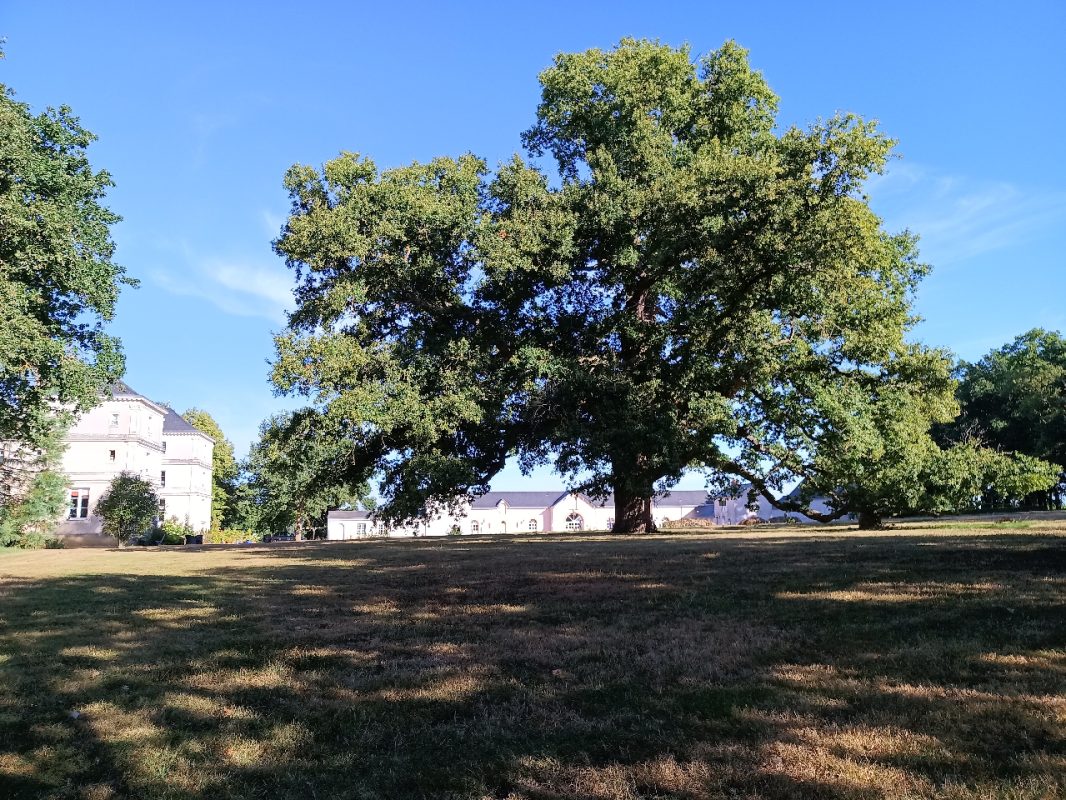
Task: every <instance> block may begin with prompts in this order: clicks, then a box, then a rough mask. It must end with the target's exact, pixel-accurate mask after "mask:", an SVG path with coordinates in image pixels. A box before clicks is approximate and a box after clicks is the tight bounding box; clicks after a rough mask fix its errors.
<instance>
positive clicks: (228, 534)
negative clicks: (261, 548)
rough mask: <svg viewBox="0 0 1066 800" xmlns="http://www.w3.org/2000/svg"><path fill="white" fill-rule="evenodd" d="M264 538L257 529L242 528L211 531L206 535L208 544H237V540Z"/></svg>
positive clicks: (205, 539) (256, 540) (205, 538)
mask: <svg viewBox="0 0 1066 800" xmlns="http://www.w3.org/2000/svg"><path fill="white" fill-rule="evenodd" d="M261 539H262V536H260V535H259V534H258V533H256V532H255V531H248V530H242V529H240V528H226V529H224V530H220V531H209V532H208V533H207V534H205V535H204V542H206V543H207V544H235V543H237V542H246V541H253V542H258V541H260V540H261Z"/></svg>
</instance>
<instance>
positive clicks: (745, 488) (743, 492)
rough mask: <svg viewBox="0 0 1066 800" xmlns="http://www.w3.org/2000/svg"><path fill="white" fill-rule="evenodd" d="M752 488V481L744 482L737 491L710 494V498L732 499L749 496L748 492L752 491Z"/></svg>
mask: <svg viewBox="0 0 1066 800" xmlns="http://www.w3.org/2000/svg"><path fill="white" fill-rule="evenodd" d="M751 489H752V486H751V484H750V483H742V484H740V487H739V488H738V489H737V490H736V491H735V492H717V493H715V494H713V495H708V497H710V499H712V500H716V499H718V498H720V497H725V498H727V499H732V498H734V497H747V496H748V492H750V491H751Z"/></svg>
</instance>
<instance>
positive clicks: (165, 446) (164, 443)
mask: <svg viewBox="0 0 1066 800" xmlns="http://www.w3.org/2000/svg"><path fill="white" fill-rule="evenodd" d="M166 451H167V440H166V439H164V440H163V452H164V453H165V452H166Z"/></svg>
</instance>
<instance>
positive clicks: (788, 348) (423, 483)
mask: <svg viewBox="0 0 1066 800" xmlns="http://www.w3.org/2000/svg"><path fill="white" fill-rule="evenodd" d="M540 80H541V85H542V96H541V102H540V105H539V107H538V109H537V119H536V123H535V124H534V125H533V127H532V128H531V129H530V130H528V131H527V132H526V133H525V134H524V136H523V141H524V144H525V146H526V150H527V152H528V156H529V157H528V158H522V157H520V156H515V157H514V158H513V159H512V160H511V161H510V162H508V163H505V164H503V165H501V166H500V167H499V168H498V169H497V170H496V172H495V173H494V174H489V173H488V171H487V166H486V164H485V163H484V162H483V161H482V160H480V159H478V158H476V157H474V156H472V155H465V156H462V157H460V158H457V159H452V158H439V159H435V160H433V161H432V162H430V163H428V164H419V163H415V164H411V165H409V166H405V167H400V168H396V169H388V170H383V171H382V170H379V169H378V168H377V167H376V166H375V164H374V163H373V162H372V161H371V160H370V159H368V158H364V157H360V156H358V155H356V154H353V153H343V154H342V155H341V156H340V157H339V158H337V159H335V160H333V161H330V162H329V163H327V164H326V165H325V167H324V169H323V170H322V172H321V173H319V172H318V171H317V170H315V169H313V168H310V167H306V166H300V165H297V166H294V167H293V168H292V169H291V170H290V171H289V172H288V174H287V176H286V186H287V187H288V189H289V191H290V193H291V197H292V212H291V215H290V217H289V219H288V221H287V223H286V225H285V227H284V229H283V231H282V235H281V236H280V238H279V239H278V240H277V242H276V243H275V248H276V250H277V252H278V253H279V254H280V255H283V256H284V257H285V258H286V260H287V263H288V264H289V265H290V266H291V267H292V268H293V269H294V270H295V271H296V274H297V278H298V288H297V293H296V296H297V302H298V306H297V309H296V311H295V312H294V313H293V314H292V315H291V318H290V326H289V330H288V331H287V332H285V334H283V335H282V336H279V337H278V339H277V351H278V357H277V360H276V362H275V364H274V371H273V380H274V382H275V385H276V386H277V387H278V388H279V389H280V390H281V391H283V392H293V393H299V394H303V395H305V396H306V397H308V398H309V399H310V400H311V401H312V402H313V403H314V404H315V406H316V407H317V409H318V411H319V413H320V414H321V421H320V429H321V430H323V431H328V435H329V436H331V437H332V438H333V440H334V441H336V442H341V443H345V446H346V452H347V456H346V457H345V458H344V459H339V460H335V461H333V462H332V463H331V467H330V469H331V470H333V471H334V476H333V477H334V479H337V480H341V479H344V480H348V481H360V480H366V479H369V478H371V477H372V476H377V477H379V478H380V479H381V489H382V494H383V498H384V500H385V506H384V508H383V509H382V513H383V514H385V515H387V516H409V515H416V514H418V513H419V512H420V509H421V508H422V506H423V503H424V502H425V501H426V500H427V499H436V500H445V499H447V498H449V497H452V496H454V495H455V494H456V492H472V493H477V492H480V491H484V490H485V489H486V488H487V485H488V482H489V480H490V479H491V478H492V476H493V475H494V474H495V473H496V472H497V471H498V470H499V469H500V468H501V467H502V466H503V464H504V461H505V459H506V458H507V457H508V456H510V455H514V454H517V455H518V457H519V458H520V459H521V463H522V464H523V465H524V466H526V467H530V466H532V465H534V464H537V463H543V462H547V461H551V462H553V463H554V465H555V467H556V468H557V469H558V470H559V472H560V473H562V474H563V475H564V476H565V477H567V478H568V479H569V481H570V483H571V485H573V486H575V487H578V488H582V489H585V490H586V491H590V492H593V493H597V494H606V493H607V492H608V491H613V492H614V498H615V521H616V522H615V525H616V530H623V531H641V530H649V529H651V528H652V526H653V522H652V518H651V499H652V497H653V495H654V493H655V492H656V491H657V490H661V489H663V488H664V487H667V486H669V485H670V484H671V483H673V482H675V481H676V480H677V479H678V478H679V477H680V475H681V474H682V472H683V471H684V470H686V469H689V468H703V469H706V470H708V471H709V472H710V473H712V474H714V475H728V476H735V477H738V478H742V479H744V480H746V481H749V482H750V483H751V484H752V485H753V486H754V487H755V488H756V490H757V491H759V492H761V493H764V494H765V495H766V496H768V497H774V498H775V502H776V503H778V504H779V505H781V506H782V507H788V508H794V509H796V510H800V509H801V508H804V507H805V506H804V503H803V502H802V500H803V498H802V497H798V498H794V499H792V500H788V501H781V500H777V499H776V494H777V492H776V490H777V489H779V488H780V487H781V486H782V485H783V484H784V483H786V482H787V481H791V480H795V479H797V478H801V479H806V480H807V484H805V485H807V486H809V487H811V488H812V489H814V488H818V489H820V490H822V491H828V492H831V493H832V497H833V502H834V510H833V512H832V513H828V514H818V513H816V512H813V511H810V510H808V511H807V513H810V514H811V515H812V516H815V517H817V518H820V519H827V520H828V519H832V518H834V517H837V516H840V515H842V514H845V513H848V512H849V511H864V512H866V514H867V521H869V522H870V523H871V524H873V523H876V521H877V517H878V516H879V515H880V514H881V513H884V512H885V506H884V504H883V503H882V504H879V503H878V502H873V501H874V500H877V498H878V497H879V496H880V495H879V494H878V492H884V491H892V490H893V487H894V486H895V485H896V484H898V482H899V480H909V481H911V483H914V482H916V481H919V480H922V477H921V474H920V473H921V470H922V469H924V470H925V471H926V472H927V473H930V474H932V472H935V471H936V469H934V467H935V466H936V465H941V466H942V463H941V462H942V461H943V459H940V458H939V456H937V453H938V452H939V451H938V450H937V449H936V446H935V445H934V444H933V443H932V441H931V440H930V439H929V427H930V424H931V422H933V421H936V420H945V419H950V418H951V417H952V416H953V415H954V413H955V411H956V408H955V404H954V399H953V394H952V393H953V382H952V380H951V377H950V362H949V361H948V359H947V358H946V356H945V354H944V353H941V352H938V351H935V350H929V349H927V348H924V347H922V346H919V345H916V344H913V343H910V342H908V341H907V339H906V334H907V332H908V330H909V329H910V328H911V326H912V325H913V323H914V321H915V318H914V316H913V314H912V311H911V307H910V306H911V300H912V297H913V293H914V291H915V288H916V286H917V285H918V282H919V281H920V279H921V278H922V277H923V276H924V275H925V273H926V271H927V268H926V266H925V265H923V264H922V263H921V262H920V261H919V260H918V255H917V250H916V239H915V237H914V236H912V235H910V234H909V233H907V232H901V233H890V232H888V231H886V230H885V229H884V228H883V226H882V224H881V221H880V220H879V219H878V217H877V216H876V215H875V214H874V213H873V212H872V211H871V210H870V208H869V205H868V203H867V200H866V198H865V196H864V195H863V184H864V182H865V181H866V179H867V178H868V177H869V176H870V174H871V173H876V172H880V171H881V170H882V169H883V167H884V166H885V163H886V159H888V158H889V155H890V151H891V149H892V146H893V142H892V141H891V140H890V139H889V138H888V137H886V136H885V135H884V134H882V133H881V132H880V131H879V130H878V128H877V126H876V125H875V124H874V123H872V122H868V121H864V120H862V119H860V118H858V117H856V116H853V115H847V114H845V115H837V116H834V117H831V118H829V119H827V120H825V121H820V122H817V123H815V124H813V125H811V126H810V127H808V128H806V129H804V130H800V129H798V128H788V129H785V130H780V129H779V128H778V126H777V120H776V113H777V97H776V96H775V95H774V94H773V92H772V91H771V90H770V89H769V87H768V86H767V84H766V82H765V80H764V79H763V77H762V76H761V75H760V74H759V73H758V72H756V71H753V70H752V69H751V68H750V67H749V65H748V60H747V54H746V52H745V51H744V50H743V49H741V48H740V47H738V46H737V45H735V44H733V43H726V44H725V45H724V46H723V47H722V48H721V49H719V50H718V51H716V52H714V53H711V54H710V55H708V56H707V57H705V58H702V59H700V60H699V61H698V63H694V62H693V60H692V57H691V54H690V52H689V51H688V49H686V48H682V49H672V48H670V47H666V46H663V45H660V44H657V43H652V42H647V41H634V40H628V39H627V40H623V41H622V42H621V43H620V44H619V45H618V46H617V47H616V48H615V49H613V50H611V51H601V50H589V51H587V52H584V53H577V54H564V55H560V56H558V57H557V58H556V59H555V62H554V64H553V65H552V66H551V67H550V68H549V69H547V70H545V71H544V72H543V73H542V74H541V76H540ZM905 439H906V440H908V441H909V442H911V443H915V444H917V445H918V446H919V451H920V452H923V453H927V454H928V455H929V456H930V457H929V458H925V457H923V459H922V462H921V469H912V470H894V469H893V468H894V466H895V462H894V461H893V459H894V458H895V457H896V455H897V453H898V451H899V447H898V445H899V443H900V442H902V441H904V440H905ZM879 468H880V473H879V472H878V470H879ZM937 468H939V467H937ZM897 472H899V473H903V474H898V475H897V474H896V473H897ZM890 473H891V474H890ZM907 476H909V477H907ZM871 487H872V488H871ZM913 496H914V497H915V498H920V496H921V493H920V492H914V493H913Z"/></svg>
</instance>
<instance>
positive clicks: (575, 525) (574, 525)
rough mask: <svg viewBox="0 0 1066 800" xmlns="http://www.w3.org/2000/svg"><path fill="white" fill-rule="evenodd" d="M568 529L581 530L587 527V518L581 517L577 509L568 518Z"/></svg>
mask: <svg viewBox="0 0 1066 800" xmlns="http://www.w3.org/2000/svg"><path fill="white" fill-rule="evenodd" d="M566 529H567V530H568V531H581V530H584V529H585V520H583V519H582V518H581V515H580V514H578V513H577V512H576V511H574V512H573V513H571V514H570V516H568V517H567V518H566Z"/></svg>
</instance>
